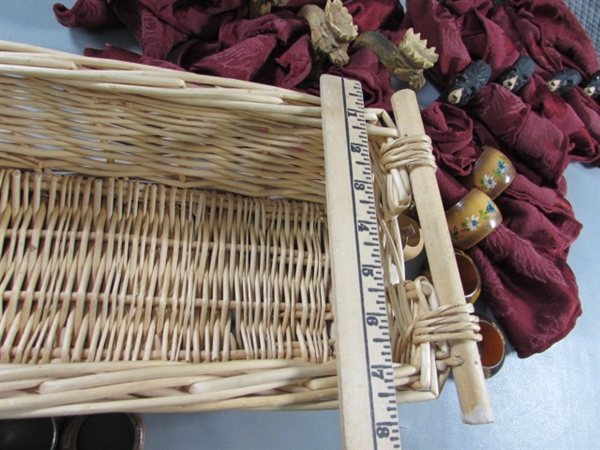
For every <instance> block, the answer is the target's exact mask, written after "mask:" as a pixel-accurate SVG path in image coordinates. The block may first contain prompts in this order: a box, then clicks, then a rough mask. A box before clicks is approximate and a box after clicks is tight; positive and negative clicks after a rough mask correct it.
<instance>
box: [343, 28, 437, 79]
mask: <svg viewBox="0 0 600 450" xmlns="http://www.w3.org/2000/svg"><path fill="white" fill-rule="evenodd" d="M353 46H354V47H358V48H370V49H371V50H373V51H374V52H375V54H376V55H377V58H378V59H379V62H381V64H383V65H384V67H385V68H386V69H387V70H388V72H389V73H390V75H391V76H393V77H396V78H398V79H399V80H400V81H405V82H407V83H408V85H409V86H410V87H411V88H412V89H421V88H422V87H423V85H424V84H425V76H424V75H423V71H424V70H425V69H430V68H431V67H433V65H434V64H435V63H436V62H437V60H438V57H439V56H438V54H437V53H436V52H435V47H431V48H428V47H427V40H426V39H421V35H420V34H418V33H417V34H415V32H414V30H413V29H412V28H409V29H408V30H406V33H405V34H404V37H403V38H402V40H401V41H400V42H399V43H398V45H397V46H396V45H394V44H393V43H392V42H391V41H390V40H388V39H387V38H386V37H385V36H384V35H382V34H381V33H378V32H377V31H366V32H364V33H361V34H360V36H358V37H357V38H356V41H354V44H353Z"/></svg>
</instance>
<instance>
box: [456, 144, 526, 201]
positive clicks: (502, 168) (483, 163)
mask: <svg viewBox="0 0 600 450" xmlns="http://www.w3.org/2000/svg"><path fill="white" fill-rule="evenodd" d="M482 149H483V153H482V154H481V156H479V158H478V159H477V161H475V164H474V165H473V170H472V171H471V174H470V175H469V177H468V178H467V179H465V182H464V185H465V186H466V187H467V188H469V189H472V188H476V189H479V190H480V191H482V192H485V193H486V194H487V195H488V197H490V198H491V199H492V200H493V199H495V198H496V197H498V196H499V195H500V194H501V193H502V192H503V191H504V190H505V189H506V188H507V187H508V186H510V184H511V183H512V182H513V180H514V179H515V177H516V175H517V170H516V169H515V166H514V165H513V163H512V162H510V160H509V159H508V157H507V156H506V155H505V154H504V153H502V152H501V151H500V150H498V149H497V148H494V147H490V146H488V145H484V146H483V147H482Z"/></svg>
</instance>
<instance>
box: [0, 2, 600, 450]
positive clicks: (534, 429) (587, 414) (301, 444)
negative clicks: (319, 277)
mask: <svg viewBox="0 0 600 450" xmlns="http://www.w3.org/2000/svg"><path fill="white" fill-rule="evenodd" d="M53 3H54V2H53V1H50V0H18V1H13V0H0V39H3V40H10V41H16V42H22V43H28V44H34V45H39V46H44V47H48V48H52V49H57V50H63V51H69V52H72V53H76V54H81V52H82V50H83V48H84V47H86V46H91V47H95V48H101V47H102V46H103V45H104V44H105V43H112V44H115V45H119V46H122V47H126V48H130V49H137V45H136V43H135V40H134V39H133V38H132V37H131V36H130V35H129V33H128V32H127V31H111V32H99V31H94V32H89V31H86V30H71V29H67V28H64V27H62V26H61V25H59V24H58V22H56V20H55V18H54V15H53V13H52V5H53ZM65 4H66V5H67V6H71V5H72V4H73V1H72V0H69V1H66V2H65ZM0 113H1V111H0ZM0 145H1V144H0ZM566 177H567V180H568V185H569V193H568V196H567V198H568V200H569V201H570V202H571V203H572V205H573V207H574V209H575V214H576V217H577V219H578V220H579V221H580V222H581V223H583V225H584V228H583V230H582V233H581V235H580V237H579V239H578V240H577V241H576V242H575V243H574V244H573V246H572V248H571V252H570V256H569V264H570V265H571V267H572V269H573V271H574V272H575V274H576V276H577V279H578V283H579V289H580V298H581V302H582V307H583V311H584V312H583V315H582V316H581V318H580V319H579V320H578V322H577V325H576V327H575V329H574V330H573V331H572V332H571V333H570V334H569V335H568V336H567V337H566V338H565V339H564V340H562V341H561V342H559V343H557V344H555V345H554V346H553V347H551V348H550V349H549V350H547V351H546V352H544V353H542V354H539V355H536V356H532V357H530V358H527V359H519V358H517V356H516V355H515V353H514V352H511V353H509V354H508V356H507V359H506V361H505V364H504V367H503V368H502V370H501V371H500V372H499V373H498V374H497V375H496V376H495V377H493V378H491V379H490V380H489V381H488V386H489V391H490V396H491V399H492V405H493V408H494V412H495V416H496V420H495V422H494V423H493V424H490V425H480V426H470V425H464V424H463V423H462V422H461V420H460V412H459V406H458V398H457V395H456V390H455V389H454V385H453V382H452V381H451V380H450V381H449V382H448V383H447V384H446V386H445V388H444V390H443V391H442V394H441V396H440V398H439V399H438V400H436V401H432V402H427V403H418V404H410V405H401V406H400V407H399V413H400V424H401V434H402V444H403V447H404V448H406V449H489V450H492V449H503V450H506V449H545V450H546V449H586V450H588V449H600V431H599V425H598V424H599V423H600V420H599V419H600V408H599V405H600V400H599V395H598V392H599V390H600V389H599V387H600V381H599V378H598V377H599V359H598V356H599V353H600V336H599V329H600V325H599V324H600V309H599V303H600V294H599V292H600V286H599V284H600V281H599V280H600V232H599V228H600V169H598V168H589V167H585V166H584V165H582V164H578V163H574V164H571V165H570V166H569V167H568V169H567V171H566ZM144 419H145V422H146V427H147V438H146V446H145V448H146V449H147V450H154V449H173V450H175V449H217V448H218V449H252V448H257V449H320V448H323V449H336V448H341V436H340V429H339V415H338V412H337V411H326V412H247V411H246V412H245V411H230V412H212V413H196V414H146V415H144Z"/></svg>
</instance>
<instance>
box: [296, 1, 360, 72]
mask: <svg viewBox="0 0 600 450" xmlns="http://www.w3.org/2000/svg"><path fill="white" fill-rule="evenodd" d="M298 16H299V17H302V18H304V19H305V20H306V21H307V22H308V24H309V25H310V39H311V43H312V47H313V56H314V58H313V59H314V62H313V65H314V66H320V67H322V66H323V64H324V63H325V60H326V59H329V61H331V63H332V64H334V65H336V66H344V65H346V64H348V61H349V60H350V57H349V56H348V47H349V45H350V42H352V41H353V40H354V39H355V38H356V36H357V35H358V27H357V26H356V25H354V23H353V21H352V16H351V15H350V14H349V13H348V10H347V9H346V8H345V7H344V6H343V4H342V2H341V0H327V4H326V5H325V10H322V9H321V8H319V7H318V6H316V5H304V6H303V7H302V9H301V10H300V11H299V12H298Z"/></svg>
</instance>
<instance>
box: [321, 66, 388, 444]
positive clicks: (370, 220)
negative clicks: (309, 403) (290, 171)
mask: <svg viewBox="0 0 600 450" xmlns="http://www.w3.org/2000/svg"><path fill="white" fill-rule="evenodd" d="M321 108H322V120H323V140H324V141H323V142H324V147H325V176H326V184H327V214H328V227H329V242H330V248H331V260H332V280H333V302H334V313H335V324H336V352H337V361H338V380H339V384H338V386H339V398H340V415H341V422H342V434H343V438H344V447H345V448H346V449H361V450H363V449H388V448H389V449H391V448H396V449H398V448H400V427H399V425H398V408H397V404H396V391H395V388H394V384H393V381H394V373H393V368H392V351H391V346H390V334H389V327H388V320H387V310H386V294H385V286H384V280H383V269H382V266H381V250H380V244H379V232H378V225H377V215H376V210H375V198H374V192H373V177H372V174H371V164H370V159H369V143H368V138H367V127H366V122H365V117H364V103H363V94H362V89H361V86H360V83H359V82H358V81H352V80H347V79H344V78H339V77H334V76H330V75H323V76H322V77H321Z"/></svg>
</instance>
